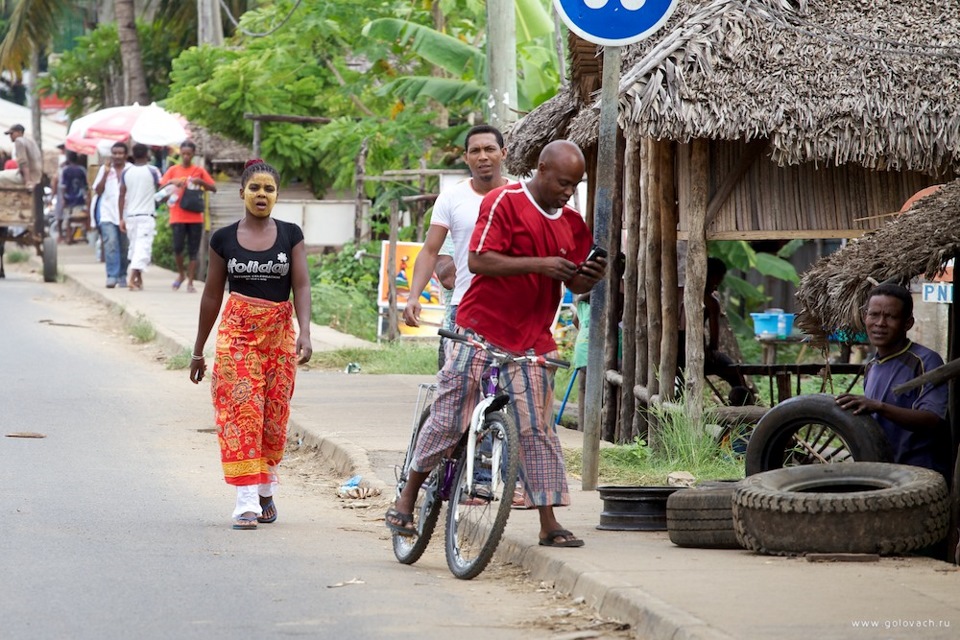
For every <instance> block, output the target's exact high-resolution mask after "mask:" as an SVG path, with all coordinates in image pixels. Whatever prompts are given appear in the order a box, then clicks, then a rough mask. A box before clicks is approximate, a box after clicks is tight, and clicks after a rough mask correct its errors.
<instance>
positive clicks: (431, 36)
mask: <svg viewBox="0 0 960 640" xmlns="http://www.w3.org/2000/svg"><path fill="white" fill-rule="evenodd" d="M450 4H454V3H450ZM441 6H443V4H442V3H441ZM548 6H549V3H548V2H546V1H545V0H517V2H516V13H517V22H516V24H517V34H516V35H517V59H518V78H517V90H518V94H519V95H518V108H519V109H520V110H521V111H529V110H531V109H533V108H534V107H536V106H537V105H539V104H540V103H542V102H544V101H545V100H547V99H549V98H550V97H552V96H553V95H554V94H555V93H556V91H557V87H558V86H559V85H560V77H559V75H558V74H557V68H558V64H557V52H556V51H555V50H554V49H553V48H552V46H551V42H552V40H551V39H552V35H553V21H552V20H551V17H550V13H549V11H548V9H547V7H548ZM483 19H484V18H483V13H481V14H479V15H478V16H476V21H475V22H474V21H473V20H467V21H460V22H458V23H456V24H457V28H455V29H453V28H451V29H448V30H447V31H441V30H438V29H435V28H433V27H432V26H431V25H430V24H429V23H427V22H424V21H423V20H422V19H419V20H418V17H417V16H413V17H411V18H407V19H403V18H394V17H390V18H380V19H378V20H373V21H371V22H370V24H368V25H367V26H366V27H365V28H364V35H367V36H369V37H371V38H376V39H379V40H381V41H383V42H387V43H393V46H392V49H391V55H393V56H397V55H400V54H402V53H407V54H408V55H409V54H414V55H416V56H419V57H420V58H422V60H423V61H424V62H426V63H427V64H426V65H424V66H420V67H414V68H412V69H411V70H410V71H409V72H406V73H403V72H402V71H401V72H400V73H402V75H399V76H398V77H397V78H395V79H393V80H392V81H390V82H389V83H388V84H386V85H385V86H383V87H382V88H381V89H380V91H381V93H383V94H385V95H394V96H396V97H398V98H400V99H404V100H415V99H417V98H420V97H424V96H426V97H430V98H432V99H434V100H436V101H438V102H440V103H442V104H449V103H451V102H453V103H458V104H460V103H467V104H469V105H470V106H471V107H472V108H474V109H475V110H477V111H483V110H484V108H485V102H486V100H487V97H488V94H489V92H488V89H487V68H486V67H487V64H486V63H487V59H486V53H485V51H484V48H483V46H484V41H483V39H482V37H481V36H482V34H483V29H484V25H483ZM387 59H389V58H387ZM431 66H432V67H435V68H439V69H441V70H442V71H444V72H445V73H444V74H441V76H440V77H437V76H436V74H431V73H430V71H431Z"/></svg>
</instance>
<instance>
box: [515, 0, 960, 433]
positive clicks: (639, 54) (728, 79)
mask: <svg viewBox="0 0 960 640" xmlns="http://www.w3.org/2000/svg"><path fill="white" fill-rule="evenodd" d="M622 54H623V55H622V65H621V80H620V84H619V100H618V114H619V115H618V122H619V128H620V132H621V134H622V138H623V139H622V140H621V143H622V144H624V153H623V154H622V155H621V154H618V157H622V158H623V166H622V168H621V167H596V166H593V167H590V168H589V169H588V177H589V176H590V174H591V172H593V171H616V172H617V175H618V178H619V183H618V184H619V186H618V189H621V190H622V191H621V192H622V195H623V197H622V216H618V215H617V211H616V210H615V211H614V219H613V220H611V224H610V227H611V237H610V244H611V247H610V249H611V250H612V251H615V250H617V249H618V248H619V230H620V227H621V225H622V226H623V228H626V229H627V230H628V246H627V247H626V249H625V253H626V256H627V272H626V274H625V276H624V282H625V298H624V309H623V317H624V355H625V357H624V362H623V365H622V369H621V370H620V371H619V372H617V371H612V370H614V369H616V361H615V360H611V359H610V358H609V357H607V369H608V370H610V371H609V373H608V375H607V376H606V378H607V379H608V380H616V381H617V382H618V383H619V384H620V389H621V391H620V393H619V396H620V400H621V408H620V412H619V413H620V415H621V416H622V419H621V420H620V421H619V429H616V438H615V439H628V438H629V437H631V436H632V435H633V434H634V433H636V432H637V431H638V430H639V429H640V427H641V425H640V423H639V422H638V418H637V415H636V412H635V404H634V401H635V400H637V399H640V400H641V401H642V402H643V401H648V400H650V399H653V398H655V397H661V396H669V395H670V394H671V393H672V385H663V388H662V389H661V387H660V385H659V381H658V379H657V375H658V372H660V371H664V372H669V371H673V370H674V369H675V363H676V356H677V353H676V335H677V326H676V315H677V311H676V310H677V307H678V303H679V296H680V295H683V296H684V302H685V306H686V308H687V310H688V315H689V317H688V327H690V330H689V331H688V332H687V341H686V352H687V362H688V364H689V366H690V368H691V370H692V372H694V373H693V374H692V375H688V377H687V379H688V381H689V382H690V383H691V390H692V392H693V393H692V397H693V398H699V395H700V393H701V390H702V379H698V376H697V375H695V372H696V371H697V370H701V369H702V362H703V336H702V333H701V331H700V327H701V326H702V325H701V323H700V322H697V320H699V318H698V317H697V316H699V314H700V297H699V295H698V292H699V291H702V288H703V283H704V277H705V274H704V271H705V258H706V241H707V240H713V239H717V240H720V239H737V240H761V239H790V238H804V239H814V238H855V237H859V236H861V235H862V234H863V233H865V232H867V231H869V230H871V229H875V228H877V227H879V226H881V225H882V224H883V223H884V222H885V221H886V220H888V219H889V217H890V216H891V213H892V212H896V211H897V210H898V209H899V208H900V205H901V204H902V203H903V202H904V201H905V200H907V198H908V197H910V196H911V195H912V194H914V193H915V192H917V191H918V190H920V189H921V188H923V187H926V186H929V185H931V184H934V183H938V182H944V181H947V180H949V179H952V178H953V177H954V176H955V175H957V173H958V169H960V91H958V89H960V16H958V14H957V12H956V4H955V2H953V1H952V0H875V1H874V2H871V3H869V6H868V5H867V4H864V3H862V2H854V1H849V0H830V1H827V0H712V1H708V2H698V1H695V0H681V1H680V3H679V5H678V8H677V10H676V12H675V13H674V14H673V16H672V17H671V19H670V20H669V22H668V23H667V24H666V25H665V26H664V28H663V29H661V30H660V31H659V32H658V33H656V34H655V35H654V36H653V37H652V38H650V39H648V40H646V41H643V42H640V43H638V44H636V45H632V46H630V47H626V48H624V49H623V51H622ZM580 55H583V52H582V51H580ZM598 77H599V76H598ZM585 84H586V85H589V82H587V83H584V82H583V79H582V78H581V79H578V78H574V79H573V82H571V83H570V86H569V87H568V88H566V90H565V91H564V92H562V93H561V94H560V95H558V96H556V97H555V98H553V99H552V100H551V101H549V102H548V103H546V104H544V105H543V106H541V107H540V108H539V109H537V110H536V111H534V112H532V113H530V114H529V115H527V116H526V117H525V118H524V119H523V120H522V121H521V122H520V123H518V125H517V126H516V127H515V128H514V130H513V131H512V132H511V135H510V137H509V140H508V146H509V147H510V150H511V153H510V156H509V158H508V169H509V170H510V171H512V172H514V173H517V174H524V173H526V172H527V171H529V170H531V169H532V168H534V167H535V159H536V155H537V153H539V150H540V149H541V148H542V147H543V145H544V144H545V143H546V142H548V141H550V140H552V139H556V138H562V137H565V138H569V139H572V140H574V141H576V142H578V143H580V144H581V146H582V147H584V149H585V150H586V151H587V157H588V164H590V162H591V159H592V158H594V157H595V155H594V154H593V153H592V152H591V150H592V149H594V148H595V147H596V144H597V135H598V128H599V127H598V120H599V113H600V108H599V107H600V105H599V102H598V98H597V96H596V94H593V95H590V96H586V97H585V96H583V95H581V94H580V93H579V92H578V88H579V87H582V86H584V85H585ZM590 209H591V210H592V207H590ZM588 217H589V214H588ZM682 240H686V241H687V243H686V244H687V249H688V251H687V254H686V259H685V265H686V287H685V288H684V290H683V293H682V294H681V293H680V289H679V288H678V286H677V285H678V275H677V258H676V256H677V246H678V241H682ZM613 284H614V283H612V282H611V283H610V285H611V289H612V286H613ZM631 320H632V321H631ZM608 326H609V325H608ZM610 339H611V335H610V334H609V330H608V335H607V342H608V343H609V341H610ZM607 353H608V354H609V353H610V350H609V349H608V350H607ZM631 355H633V356H634V357H633V358H631V357H630V356H631ZM607 391H608V393H606V394H605V398H606V400H605V407H611V406H612V404H611V403H610V402H607V400H609V399H611V398H615V395H613V394H611V393H610V390H609V389H608V390H607ZM696 401H697V402H698V400H696ZM616 422H617V421H616V418H615V416H614V417H611V416H610V415H609V414H608V415H607V417H606V418H605V419H604V434H603V435H604V437H605V438H607V439H614V438H613V437H612V436H613V435H614V425H615V423H616Z"/></svg>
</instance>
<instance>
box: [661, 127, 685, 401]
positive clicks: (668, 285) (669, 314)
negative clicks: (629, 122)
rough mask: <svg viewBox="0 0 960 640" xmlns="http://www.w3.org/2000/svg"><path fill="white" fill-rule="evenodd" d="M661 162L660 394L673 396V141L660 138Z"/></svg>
mask: <svg viewBox="0 0 960 640" xmlns="http://www.w3.org/2000/svg"><path fill="white" fill-rule="evenodd" d="M657 145H658V146H659V147H660V158H659V166H658V167H657V170H658V172H659V173H660V189H659V191H658V193H657V198H658V200H659V202H660V234H661V236H662V238H663V245H662V246H661V256H662V258H663V262H662V264H661V265H660V271H661V274H662V279H661V282H662V283H663V293H662V296H663V297H662V303H663V304H662V305H661V306H662V308H663V335H662V337H661V339H660V395H661V396H662V397H663V398H665V399H667V400H673V398H674V390H675V387H676V384H675V383H674V380H675V378H676V373H675V372H676V370H677V324H678V320H679V314H680V309H679V308H678V303H677V300H678V298H679V284H678V282H677V208H676V206H675V205H674V203H675V202H676V193H675V190H674V171H673V168H674V152H673V143H671V142H670V141H661V142H658V143H657Z"/></svg>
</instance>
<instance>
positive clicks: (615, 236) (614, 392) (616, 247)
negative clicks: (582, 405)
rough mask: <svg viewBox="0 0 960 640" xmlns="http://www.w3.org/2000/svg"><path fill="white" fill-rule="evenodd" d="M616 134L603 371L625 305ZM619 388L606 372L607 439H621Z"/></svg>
mask: <svg viewBox="0 0 960 640" xmlns="http://www.w3.org/2000/svg"><path fill="white" fill-rule="evenodd" d="M615 135H616V150H615V158H616V160H615V162H614V164H613V166H612V167H606V170H607V171H610V170H611V169H612V170H613V193H614V194H617V197H615V198H613V202H612V207H611V212H610V213H611V215H610V225H609V226H610V230H609V231H608V233H607V240H606V242H605V243H604V246H605V247H607V252H608V254H609V257H608V258H607V276H606V279H607V291H608V296H607V322H606V324H605V325H604V327H603V332H604V334H605V335H606V338H605V340H604V371H617V370H618V369H619V364H618V362H617V360H618V357H617V351H618V347H619V346H620V318H621V317H622V316H621V311H622V308H621V307H622V305H621V304H620V282H621V273H620V272H619V271H617V269H616V258H617V255H618V254H619V253H620V237H621V233H620V231H621V230H622V229H623V155H624V138H623V135H622V134H621V133H620V131H619V129H618V130H617V131H616V133H615ZM619 397H620V388H619V387H618V386H617V385H615V384H611V383H610V382H608V381H607V380H606V376H604V385H603V438H604V440H607V441H608V442H621V440H619V439H618V433H617V431H618V429H617V423H618V422H619V421H620V420H619V418H620V411H619V406H620V402H619Z"/></svg>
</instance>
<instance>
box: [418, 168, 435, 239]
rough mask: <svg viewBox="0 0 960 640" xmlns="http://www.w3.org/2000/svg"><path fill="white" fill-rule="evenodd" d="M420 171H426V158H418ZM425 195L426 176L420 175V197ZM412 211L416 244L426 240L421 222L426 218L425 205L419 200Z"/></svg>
mask: <svg viewBox="0 0 960 640" xmlns="http://www.w3.org/2000/svg"><path fill="white" fill-rule="evenodd" d="M420 169H421V171H426V169H427V159H426V158H420ZM438 191H439V189H438ZM426 194H427V176H426V174H423V173H421V174H420V195H421V196H425V195H426ZM413 211H415V212H416V216H417V220H416V228H417V236H416V238H417V242H423V241H424V239H425V238H426V236H425V235H424V232H423V221H424V218H426V217H427V203H426V202H425V201H423V200H421V201H420V202H418V203H417V204H416V205H415V207H414V208H413Z"/></svg>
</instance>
